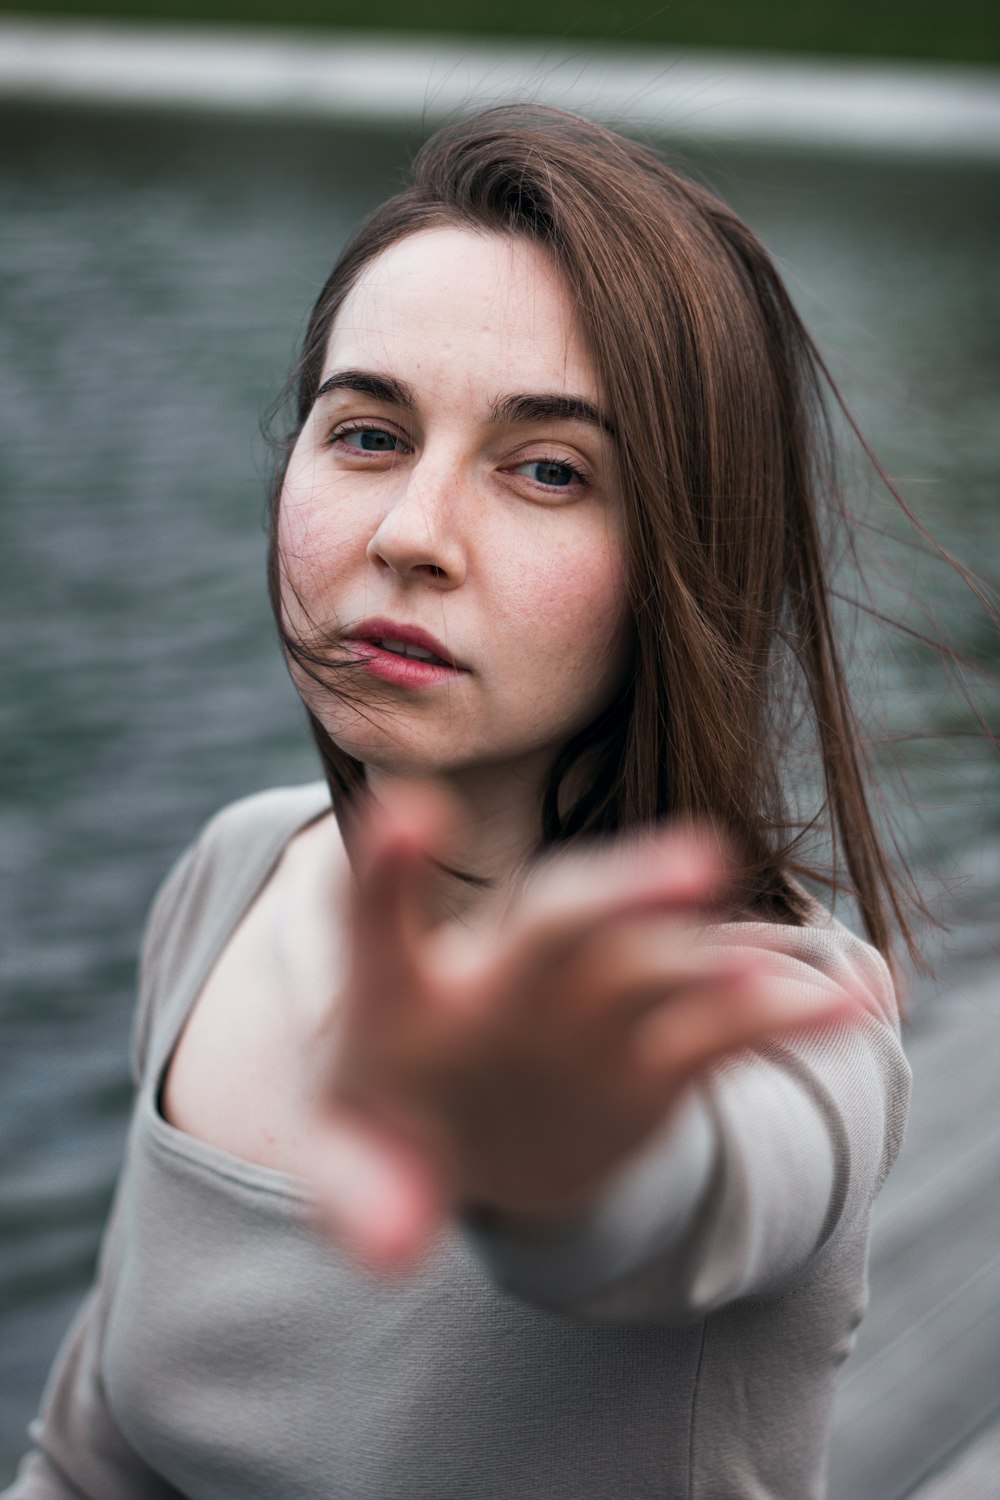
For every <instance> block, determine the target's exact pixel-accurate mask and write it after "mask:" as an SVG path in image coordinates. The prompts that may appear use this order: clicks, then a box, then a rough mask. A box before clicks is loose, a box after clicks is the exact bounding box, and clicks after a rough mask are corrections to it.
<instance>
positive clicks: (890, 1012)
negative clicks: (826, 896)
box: [708, 898, 899, 1035]
mask: <svg viewBox="0 0 1000 1500" xmlns="http://www.w3.org/2000/svg"><path fill="white" fill-rule="evenodd" d="M708 941H709V943H710V944H711V945H712V946H716V945H719V946H724V947H727V948H732V949H734V950H740V949H743V950H746V951H748V952H750V951H752V952H753V953H754V955H755V956H756V957H757V958H758V960H759V959H761V958H763V960H764V963H765V966H766V968H767V970H768V972H769V973H771V974H773V976H774V979H775V981H776V982H779V981H780V982H783V983H787V984H803V985H808V986H809V987H810V988H813V989H821V988H822V989H830V988H835V989H840V990H843V991H844V992H845V993H846V994H849V995H850V996H851V997H852V998H853V1000H854V1001H855V1003H856V1004H858V1005H860V1006H861V1007H862V1008H863V1009H864V1011H865V1012H867V1014H868V1016H869V1018H870V1019H871V1020H872V1021H874V1022H876V1023H879V1024H881V1025H883V1026H886V1027H888V1029H889V1030H890V1031H893V1032H895V1033H896V1034H897V1035H898V1033H899V1005H898V1000H897V995H896V986H895V983H894V981H893V977H892V974H891V972H890V970H889V966H888V964H887V963H886V961H885V959H884V958H883V957H882V955H881V953H879V951H878V949H877V948H874V947H872V945H871V944H870V943H868V942H866V941H865V940H864V939H863V938H861V937H859V936H858V935H857V934H856V933H854V932H852V931H851V930H850V929H849V928H848V927H846V926H845V925H844V924H843V923H842V922H839V921H838V920H837V919H836V917H834V916H833V915H832V914H831V913H830V912H829V911H827V909H826V908H825V907H824V906H821V905H820V903H819V902H818V901H815V900H812V899H811V898H810V899H809V900H808V904H807V907H806V914H805V921H804V922H803V923H801V924H796V925H793V924H790V923H775V922H763V921H748V920H742V921H737V922H729V923H725V924H720V925H718V926H716V927H714V928H712V929H711V932H710V934H709V937H708Z"/></svg>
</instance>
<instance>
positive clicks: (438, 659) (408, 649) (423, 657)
mask: <svg viewBox="0 0 1000 1500" xmlns="http://www.w3.org/2000/svg"><path fill="white" fill-rule="evenodd" d="M372 645H373V646H377V647H378V648H379V650H380V651H388V652H389V654H390V655H391V656H405V657H408V658H410V659H412V660H413V661H429V662H433V664H434V665H435V666H436V667H450V666H452V663H451V662H450V661H445V659H444V657H443V656H437V655H435V653H434V652H433V651H428V650H426V649H425V648H424V647H423V646H414V645H412V644H411V643H410V642H408V641H392V640H386V639H384V638H380V637H378V636H374V637H372Z"/></svg>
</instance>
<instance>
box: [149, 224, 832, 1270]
mask: <svg viewBox="0 0 1000 1500" xmlns="http://www.w3.org/2000/svg"><path fill="white" fill-rule="evenodd" d="M347 372H353V373H347ZM358 372H362V378H359V376H358ZM373 377H374V380H373ZM330 382H332V388H331V389H330V390H328V391H327V393H326V394H324V395H321V396H320V397H319V399H318V400H317V403H316V406H315V408H314V410H313V412H312V414H311V415H310V418H309V420H308V422H307V423H306V425H305V427H304V429H303V432H302V434H301V436H300V438H299V441H298V443H297V445H296V448H295V451H294V453H293V455H292V459H291V462H290V465H289V469H288V474H287V477H286V482H285V486H284V490H283V494H282V501H281V516H280V530H279V547H280V552H281V556H282V559H283V565H284V581H283V604H284V609H285V612H286V617H287V622H288V624H289V626H290V627H291V628H292V629H293V630H296V631H299V632H300V633H302V634H303V635H305V636H309V635H310V633H315V632H316V630H317V629H322V631H323V632H324V634H325V636H326V637H328V638H329V639H330V641H331V646H330V653H331V660H332V661H334V662H338V663H344V662H346V663H347V665H346V667H343V666H340V667H338V670H340V671H341V672H346V674H347V675H345V676H341V677H340V678H339V679H338V681H340V682H343V683H344V684H345V685H346V687H347V688H348V692H347V693H346V694H342V695H337V694H332V693H329V692H327V691H324V690H323V689H322V688H320V687H318V686H317V685H316V684H315V683H313V682H311V681H310V680H309V679H306V678H303V677H300V679H299V682H298V685H299V688H300V691H301V693H302V695H303V697H304V698H305V699H306V701H307V702H308V704H309V706H310V707H311V708H312V710H313V711H314V712H315V713H316V714H317V715H318V716H319V717H320V719H321V720H322V722H323V723H324V725H325V727H326V728H327V730H328V731H329V733H330V734H331V735H332V737H333V738H334V739H335V740H336V741H337V743H338V744H339V745H341V746H342V747H343V748H345V749H347V750H348V751H350V752H351V753H352V754H353V755H355V756H357V757H358V758H359V759H361V760H362V761H363V762H364V763H365V766H366V768H367V773H368V779H369V784H370V786H371V788H372V790H373V792H374V797H373V798H372V799H371V804H370V806H369V808H368V810H367V812H366V813H365V815H364V816H363V817H361V818H360V819H354V820H352V821H351V823H350V825H349V826H345V827H344V828H343V829H338V827H337V824H336V822H335V821H334V819H333V818H326V819H323V820H321V821H320V822H319V823H317V824H315V825H313V826H312V827H310V828H309V829H307V830H305V831H304V832H303V833H301V834H300V835H299V836H298V837H297V838H296V839H294V840H293V841H292V843H291V844H290V845H289V848H288V850H287V851H286V854H285V857H284V858H283V859H282V861H281V863H280V865H279V866H278V868H277V870H276V871H275V873H274V875H273V876H272V878H271V879H270V881H269V882H268V884H267V885H266V886H265V888H264V890H263V891H262V893H261V895H260V897H259V898H258V900H257V902H255V904H254V906H253V907H252V908H251V911H250V912H249V913H248V915H247V918H246V919H245V920H244V922H243V923H242V924H241V926H240V928H239V929H238V930H237V932H236V933H235V934H234V936H233V939H232V940H231V941H230V943H229V944H228V945H227V949H226V951H225V952H224V953H223V954H222V956H221V958H220V960H219V963H218V964H217V966H216V969H215V971H214V972H213V974H212V976H211V977H210V979H209V981H208V984H207V985H206V988H205V991H204V992H203V994H202V996H201V997H200V998H199V1001H198V1003H197V1005H196V1006H195V1009H194V1011H193V1014H192V1016H191V1019H190V1021H189V1023H188V1026H187V1028H186V1029H185V1032H184V1034H183V1036H182V1038H181V1042H180V1045H179V1047H178V1050H177V1054H176V1056H175V1059H174V1062H173V1064H172V1066H171V1069H170V1072H169V1075H168V1079H167V1086H166V1090H165V1098H164V1108H165V1110H166V1112H167V1115H168V1117H169V1118H170V1119H171V1120H172V1121H173V1123H174V1124H175V1125H177V1126H178V1128H181V1129H186V1130H189V1131H190V1132H191V1133H192V1134H195V1135H199V1136H201V1137H202V1138H203V1139H206V1140H209V1141H211V1142H213V1143H214V1144H216V1145H218V1146H220V1147H222V1148H223V1149H225V1150H228V1151H230V1152H232V1153H234V1154H236V1155H239V1156H243V1157H246V1158H248V1159H251V1160H256V1161H262V1162H264V1163H265V1164H267V1165H270V1166H273V1167H277V1168H278V1169H280V1170H285V1171H289V1172H293V1173H295V1174H296V1175H300V1176H306V1177H308V1178H310V1179H311V1180H312V1182H313V1183H314V1185H315V1187H316V1190H317V1199H318V1211H319V1213H320V1215H321V1217H322V1218H323V1220H324V1222H325V1223H326V1225H327V1227H328V1229H329V1231H330V1233H331V1234H332V1235H333V1236H334V1237H335V1238H336V1239H337V1240H338V1241H339V1242H340V1243H341V1244H342V1245H344V1246H346V1247H348V1248H349V1249H351V1250H352V1251H353V1252H354V1253H356V1254H357V1255H358V1256H360V1257H361V1258H363V1259H364V1260H366V1261H367V1262H369V1263H370V1264H372V1265H375V1266H377V1267H381V1268H383V1269H387V1268H393V1267H396V1268H398V1267H405V1266H408V1265H409V1264H411V1263H412V1261H413V1260H414V1259H415V1258H416V1257H417V1256H419V1255H420V1254H421V1253H422V1251H423V1250H424V1249H425V1248H426V1246H427V1245H428V1244H429V1243H430V1242H431V1241H432V1240H433V1238H434V1235H435V1234H436V1232H437V1231H438V1229H439V1228H440V1226H441V1224H442V1222H443V1221H444V1220H445V1219H446V1218H447V1217H448V1216H449V1215H450V1214H452V1213H454V1212H456V1211H461V1210H462V1209H467V1208H469V1207H476V1208H480V1209H483V1208H485V1209H486V1210H488V1211H489V1212H491V1213H493V1214H494V1215H496V1216H498V1217H500V1218H503V1219H506V1220H509V1221H511V1222H514V1223H522V1224H526V1225H531V1224H535V1223H537V1222H539V1221H546V1220H550V1219H551V1218H553V1217H559V1216H562V1215H565V1214H571V1213H576V1212H579V1211H580V1210H581V1209H582V1208H584V1207H585V1206H586V1205H587V1203H588V1202H589V1201H590V1200H591V1199H592V1198H593V1196H594V1195H595V1194H597V1193H599V1192H600V1191H601V1189H602V1188H603V1186H604V1185H605V1183H606V1181H607V1179H608V1178H609V1177H610V1175H611V1174H612V1173H613V1172H614V1171H615V1170H616V1169H617V1168H618V1167H619V1166H620V1165H621V1164H622V1162H623V1161H624V1160H625V1159H626V1158H627V1157H628V1156H629V1154H630V1153H631V1152H633V1151H634V1150H635V1149H636V1147H637V1146H638V1145H639V1144H640V1143H641V1142H642V1141H643V1140H644V1139H645V1137H646V1136H648V1135H649V1134H650V1132H651V1131H652V1130H654V1129H655V1128H657V1127H658V1126H660V1125H661V1124H662V1123H663V1122H664V1119H665V1117H666V1116H668V1115H669V1113H670V1111H671V1109H672V1108H673V1107H674V1106H675V1105H676V1104H677V1102H678V1101H679V1100H680V1099H681V1098H682V1097H683V1094H684V1093H685V1091H686V1090H687V1088H689V1087H690V1085H691V1083H692V1081H693V1080H694V1079H696V1078H697V1076H698V1075H699V1074H700V1073H702V1072H703V1071H704V1070H705V1069H706V1068H707V1067H709V1066H710V1065H711V1064H712V1063H713V1062H714V1061H716V1060H717V1059H718V1058H719V1057H721V1056H724V1055H725V1054H726V1053H728V1052H731V1051H733V1050H734V1049H737V1048H739V1047H741V1046H744V1045H746V1043H748V1042H751V1041H754V1040H756V1039H758V1038H760V1037H763V1036H766V1035H769V1034H771V1033H772V1032H774V1031H775V1030H780V1029H782V1028H786V1027H790V1026H801V1025H803V1024H808V1023H810V1022H820V1021H825V1020H827V1019H829V1017H830V1016H831V1014H835V1013H841V1012H842V1011H843V1010H844V1009H845V1007H848V1008H849V1007H850V1006H851V1004H852V1003H853V997H851V996H847V995H845V994H844V993H843V991H840V990H835V989H834V988H833V987H832V986H831V987H829V988H824V987H823V985H822V984H821V985H819V987H818V988H817V990H816V991H815V992H814V993H812V994H809V995H805V994H803V993H801V992H800V991H796V992H794V993H791V992H789V991H788V990H787V988H783V987H782V986H781V985H780V984H775V983H773V982H770V981H768V979H767V974H766V969H767V963H766V952H762V956H761V961H760V962H759V963H758V962H757V961H756V960H753V961H748V960H747V959H746V958H745V957H744V958H742V959H741V960H740V961H739V962H733V961H732V959H730V958H728V957H727V956H726V953H725V948H724V945H723V946H721V947H720V946H719V945H718V944H716V945H715V946H714V947H713V948H711V949H709V948H708V947H707V946H706V945H705V943H704V942H703V940H702V937H703V932H704V928H703V925H702V924H703V923H704V922H705V921H706V919H713V918H717V917H718V916H719V915H720V913H722V912H723V911H724V910H725V902H726V851H725V849H724V847H722V845H721V843H720V840H719V838H718V836H716V835H710V834H709V833H708V832H706V831H698V830H693V829H684V828H672V829H667V830H661V831H660V832H658V833H656V834H655V835H654V834H650V835H648V836H647V837H645V838H643V839H632V840H623V841H620V842H619V843H618V844H617V845H614V846H612V847H604V848H602V849H601V850H600V851H593V850H591V851H585V852H582V853H581V852H573V853H564V854H561V855H559V856H557V857H555V858H553V859H550V860H548V861H545V862H544V863H543V864H542V865H541V866H540V867H537V868H530V867H529V866H528V865H527V864H526V856H527V854H528V852H529V851H530V850H531V849H532V847H533V846H534V844H535V843H536V840H537V829H538V812H539V798H540V793H541V788H542V786H543V784H544V780H545V777H546V775H547V772H548V771H549V769H550V767H551V764H552V760H553V757H554V756H555V754H556V753H557V752H558V750H559V748H560V747H561V745H562V744H564V743H565V741H566V739H567V738H568V737H569V736H570V735H572V734H573V733H574V732H575V731H576V730H577V729H579V728H580V727H582V726H583V725H585V724H586V723H587V722H588V721H589V720H590V719H591V718H592V717H593V716H594V715H595V714H596V713H597V712H598V711H599V710H600V709H601V708H602V707H603V706H604V705H605V704H606V703H607V702H608V701H609V699H610V698H611V696H612V695H613V693H614V692H615V690H616V688H617V686H618V685H619V683H620V681H621V677H622V673H623V672H624V671H626V670H627V663H628V656H629V627H628V611H627V606H626V598H625V588H624V564H623V554H622V542H621V535H620V522H619V515H618V505H617V497H616V495H615V493H614V486H613V482H612V477H611V476H612V472H613V467H612V461H611V460H612V456H613V449H612V444H613V441H614V439H613V438H612V437H611V435H610V434H609V432H608V431H607V430H606V427H605V425H604V424H603V423H602V421H601V419H600V415H599V413H600V392H599V389H598V385H597V381H596V377H595V373H594V370H593V366H592V362H591V359H590V356H589V352H588V350H587V348H586V345H585V342H584V340H583V339H582V337H581V335H580V332H579V330H578V329H577V327H576V324H575V321H574V317H573V309H572V300H571V297H570V295H569V293H568V291H567V289H566V288H565V287H564V286H563V285H562V283H561V281H560V279H559V277H558V276H557V275H556V273H555V271H554V269H553V267H552V266H551V264H550V263H549V261H548V260H547V258H546V257H545V255H544V253H543V251H541V250H540V249H539V248H537V247H534V246H532V245H530V244H529V243H527V242H522V241H519V240H512V239H508V238H501V237H498V236H491V235H486V234H480V233H475V232H472V231H470V230H466V229H457V228H441V229H435V230H429V231H424V232H421V233H420V234H416V235H413V236H411V237H410V238H408V239H405V240H403V241H402V242H401V243H399V244H398V245H396V246H394V247H392V248H391V249H389V250H388V251H386V252H385V253H384V254H383V255H382V256H381V257H379V258H378V260H376V261H375V262H374V263H373V264H372V265H371V266H369V267H368V269H367V270H366V271H365V273H364V274H363V275H362V277H361V279H360V280H359V282H358V284H357V285H356V287H355V288H354V290H353V291H352V293H351V294H350V296H349V297H348V299H347V300H346V302H345V305H344V307H343V308H342V309H341V311H340V314H339V316H338V318H337V320H336V324H335V326H334V328H333V330H332V334H331V338H330V344H329V348H328V350H327V359H326V363H325V368H324V383H330ZM378 382H381V384H378ZM525 395H532V396H536V397H537V396H542V397H545V398H546V401H547V406H546V407H545V409H544V411H542V410H541V409H540V408H539V406H538V404H537V403H536V404H535V406H534V407H533V408H530V409H528V408H527V407H526V404H525V403H524V402H523V401H521V402H520V403H518V402H516V401H514V400H513V399H512V398H515V397H523V396H525ZM552 398H556V402H555V403H554V402H553V400H552ZM559 402H561V403H562V405H561V406H560V405H558V403H559ZM375 616H377V617H379V618H382V619H389V620H390V621H393V622H398V623H399V624H400V625H413V626H419V627H421V628H422V629H424V630H426V631H429V632H430V633H431V634H432V635H433V636H434V637H435V639H436V640H437V641H438V642H440V643H442V645H443V647H445V648H447V651H448V652H449V653H451V656H452V657H453V658H454V659H455V660H456V661H457V662H458V663H460V665H461V670H453V669H448V670H444V671H442V672H439V673H437V674H436V675H435V673H434V672H431V673H430V674H429V676H428V677H427V678H426V680H421V681H419V682H417V683H416V684H414V683H412V682H411V683H404V684H401V683H398V682H386V681H384V680H382V679H381V678H379V677H378V676H375V675H372V673H371V672H370V671H369V670H368V669H367V668H366V667H365V666H364V664H363V662H362V663H361V664H359V660H358V656H357V651H358V647H357V644H356V643H352V641H351V640H350V639H348V638H347V636H348V635H349V633H350V632H351V631H352V630H354V629H356V628H357V626H358V625H359V623H360V622H362V621H364V620H365V619H370V618H372V617H375ZM443 865H444V866H448V867H451V868H455V867H457V868H460V869H462V870H464V871H465V872H467V873H471V874H473V875H475V876H477V877H479V882H480V883H478V884H470V883H468V882H462V881H456V880H455V879H454V877H452V876H450V875H449V874H448V873H447V870H443V869H442V866H443ZM743 931H744V939H745V933H746V929H744V930H743ZM716 932H718V929H716ZM764 947H765V948H766V944H765V945H764Z"/></svg>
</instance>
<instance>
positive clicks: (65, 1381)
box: [3, 850, 195, 1500]
mask: <svg viewBox="0 0 1000 1500" xmlns="http://www.w3.org/2000/svg"><path fill="white" fill-rule="evenodd" d="M194 861H195V853H194V851H193V850H192V851H189V852H188V854H187V855H186V856H185V857H184V858H183V859H182V860H181V861H180V863H179V864H178V865H177V866H176V867H175V869H174V871H173V873H172V874H171V875H170V876H169V877H168V879H167V881H166V882H165V884H164V885H163V887H162V888H161V890H160V892H159V895H158V896H157V899H156V901H155V903H154V905H153V909H152V913H151V916H150V920H149V924H148V927H147V931H146V937H145V940H144V943H143V952H142V959H141V967H140V985H139V1006H138V1011H137V1014H136V1022H135V1028H134V1048H133V1058H134V1070H135V1073H136V1077H137V1078H138V1076H140V1075H141V1071H142V1067H143V1064H144V1060H145V1053H146V1046H147V1042H148V1036H149V1030H150V1025H151V1019H152V1014H153V1010H154V1003H155V998H156V992H157V957H158V954H159V951H160V948H161V946H162V943H163V940H164V936H165V933H166V931H167V929H168V926H169V924H170V922H171V919H172V918H173V916H174V915H175V913H176V910H177V905H178V902H179V900H180V898H181V895H182V892H183V891H184V890H185V889H186V887H187V884H188V881H189V876H190V872H191V869H192V866H193V864H194ZM126 1184H127V1169H126V1171H125V1172H123V1175H122V1180H121V1182H120V1183H119V1186H118V1191H117V1193H116V1196H115V1203H114V1205H113V1208H112V1212H111V1216H110V1218H109V1221H108V1226H107V1229H106V1231H105V1236H104V1241H103V1243H102V1247H101V1255H100V1259H99V1262H98V1270H97V1277H96V1281H95V1284H94V1287H93V1289H92V1290H91V1292H90V1293H89V1295H88V1297H87V1298H86V1300H85V1302H84V1303H83V1306H82V1307H81V1308H80V1311H79V1312H78V1314H77V1316H76V1318H75V1319H74V1321H73V1323H72V1324H71V1326H70V1329H69V1331H68V1333H67V1334H66V1337H65V1339H64V1340H63V1345H62V1348H61V1350H60V1352H59V1355H58V1357H57V1359H56V1362H55V1365H54V1366H53V1369H52V1373H51V1375H50V1376H49V1381H48V1384H47V1386H46V1389H45V1393H44V1395H43V1398H42V1406H41V1412H40V1415H39V1417H38V1418H37V1419H36V1421H35V1422H33V1423H32V1425H31V1429H30V1431H31V1437H32V1440H33V1442H34V1444H35V1447H34V1450H33V1451H32V1452H31V1453H29V1454H28V1455H27V1456H26V1457H25V1459H24V1460H23V1462H22V1464H21V1468H20V1470H19V1472H18V1476H17V1478H16V1479H15V1480H14V1483H13V1485H12V1486H11V1487H10V1488H9V1489H7V1490H5V1491H4V1492H3V1500H180V1497H179V1496H178V1495H177V1492H176V1491H175V1490H174V1489H173V1488H172V1487H171V1486H170V1485H168V1484H166V1483H164V1481H163V1480H161V1479H159V1478H158V1477H157V1475H156V1474H155V1473H153V1471H152V1470H151V1469H150V1468H149V1467H148V1466H147V1465H146V1464H145V1463H144V1462H143V1460H142V1459H141V1458H140V1457H139V1455H138V1454H137V1453H135V1452H134V1450H133V1449H132V1448H131V1447H130V1446H129V1444H128V1443H127V1442H126V1440H125V1439H124V1437H122V1435H121V1433H120V1432H119V1430H118V1428H117V1426H116V1424H115V1421H114V1417H113V1416H112V1414H111V1412H110V1411H109V1409H108V1403H107V1399H106V1396H105V1391H104V1382H103V1379H102V1376H101V1349H102V1345H103V1340H104V1328H105V1324H106V1321H107V1316H108V1311H109V1308H110V1306H111V1303H112V1300H113V1298H114V1294H115V1285H116V1282H117V1278H118V1272H119V1267H120V1264H121V1258H122V1254H123V1252H124V1248H125V1232H124V1227H123V1222H122V1202H123V1198H124V1196H125V1190H126Z"/></svg>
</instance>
